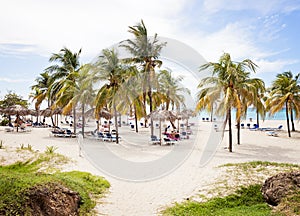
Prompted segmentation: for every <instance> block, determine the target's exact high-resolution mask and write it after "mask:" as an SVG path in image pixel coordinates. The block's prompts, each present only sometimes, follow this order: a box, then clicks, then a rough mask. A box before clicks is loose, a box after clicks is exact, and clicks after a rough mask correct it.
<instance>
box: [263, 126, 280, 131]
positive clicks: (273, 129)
mask: <svg viewBox="0 0 300 216" xmlns="http://www.w3.org/2000/svg"><path fill="white" fill-rule="evenodd" d="M282 128H283V125H279V126H278V127H277V128H271V127H267V128H259V130H261V131H280V130H282Z"/></svg>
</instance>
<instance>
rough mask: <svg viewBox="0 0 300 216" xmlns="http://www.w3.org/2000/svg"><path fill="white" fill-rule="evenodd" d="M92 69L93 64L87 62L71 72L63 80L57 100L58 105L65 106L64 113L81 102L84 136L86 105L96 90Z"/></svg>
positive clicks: (91, 99) (92, 98)
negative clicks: (94, 88)
mask: <svg viewBox="0 0 300 216" xmlns="http://www.w3.org/2000/svg"><path fill="white" fill-rule="evenodd" d="M90 70H91V65H89V64H85V65H83V66H81V67H80V69H79V70H77V71H73V72H72V73H70V74H69V76H67V77H66V79H65V80H62V81H63V83H62V88H61V89H60V90H59V91H58V93H57V101H56V105H58V106H63V107H64V109H63V113H64V114H67V113H70V112H71V111H72V109H73V108H74V107H76V106H77V104H78V103H80V104H81V112H82V114H81V115H82V136H83V137H84V127H85V115H84V113H85V106H86V105H87V104H89V103H91V101H93V100H94V94H93V92H94V90H93V86H92V79H93V76H91V75H90V73H89V72H90ZM70 77H71V78H70Z"/></svg>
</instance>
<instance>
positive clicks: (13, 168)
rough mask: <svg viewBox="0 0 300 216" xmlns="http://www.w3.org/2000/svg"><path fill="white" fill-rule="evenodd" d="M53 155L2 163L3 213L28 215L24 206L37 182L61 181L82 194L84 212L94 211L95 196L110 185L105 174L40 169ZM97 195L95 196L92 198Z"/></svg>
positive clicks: (0, 211)
mask: <svg viewBox="0 0 300 216" xmlns="http://www.w3.org/2000/svg"><path fill="white" fill-rule="evenodd" d="M48 159H49V158H47V157H40V158H39V159H38V160H35V161H31V160H28V161H26V162H17V163H15V164H12V165H9V166H0V197H1V198H0V215H24V214H25V215H26V209H24V205H25V203H26V200H27V199H28V197H27V195H26V194H27V191H29V190H30V189H31V188H33V187H34V186H37V185H49V183H58V184H61V185H63V186H65V187H67V188H69V189H71V190H73V191H76V192H78V193H79V195H80V197H81V198H82V204H81V206H80V215H88V214H91V213H92V209H93V208H94V207H95V205H96V202H95V200H93V199H94V198H95V197H101V196H102V195H103V194H104V193H105V192H106V190H107V188H109V187H110V184H109V182H107V181H106V180H105V179H103V178H102V177H98V176H94V175H92V174H90V173H86V172H79V171H72V172H57V173H54V174H47V173H43V172H40V171H38V170H39V168H40V167H39V166H40V164H41V163H43V162H47V160H48ZM92 198H93V199H92Z"/></svg>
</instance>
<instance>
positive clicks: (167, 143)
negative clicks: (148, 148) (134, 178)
mask: <svg viewBox="0 0 300 216" xmlns="http://www.w3.org/2000/svg"><path fill="white" fill-rule="evenodd" d="M164 143H165V144H166V145H175V143H176V140H172V139H170V138H167V137H164Z"/></svg>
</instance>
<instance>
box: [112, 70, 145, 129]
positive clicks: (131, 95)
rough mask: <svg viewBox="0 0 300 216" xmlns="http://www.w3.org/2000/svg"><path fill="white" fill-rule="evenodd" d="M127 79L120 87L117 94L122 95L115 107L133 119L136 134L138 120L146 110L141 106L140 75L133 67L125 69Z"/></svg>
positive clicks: (143, 115)
mask: <svg viewBox="0 0 300 216" xmlns="http://www.w3.org/2000/svg"><path fill="white" fill-rule="evenodd" d="M126 70H127V72H126V76H127V78H126V79H125V80H124V83H123V84H122V85H121V86H120V89H119V92H121V93H122V100H120V101H119V103H118V105H117V107H118V110H119V111H120V112H121V113H123V114H128V113H129V114H130V116H132V114H133V115H134V119H135V131H136V133H138V120H140V119H141V118H143V117H145V116H146V109H145V106H144V104H143V89H142V85H141V84H142V82H141V76H140V75H141V74H140V73H139V71H138V70H137V68H136V67H135V66H133V67H127V68H126Z"/></svg>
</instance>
